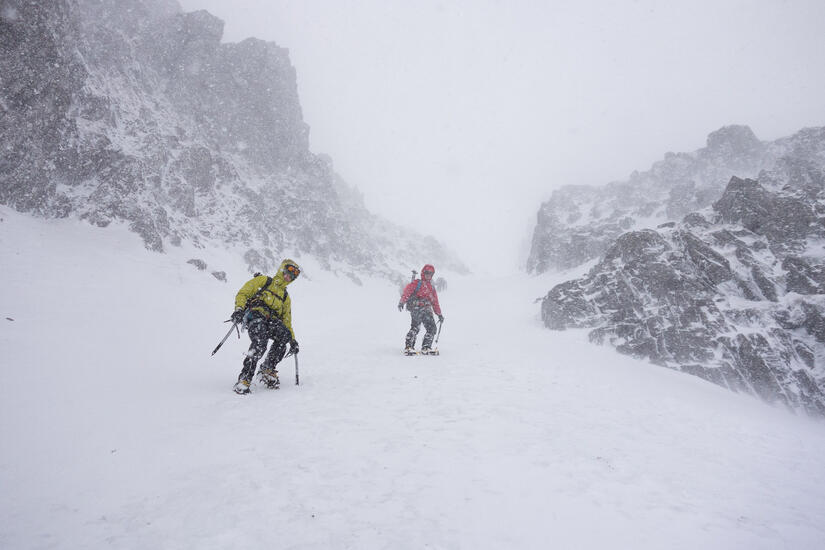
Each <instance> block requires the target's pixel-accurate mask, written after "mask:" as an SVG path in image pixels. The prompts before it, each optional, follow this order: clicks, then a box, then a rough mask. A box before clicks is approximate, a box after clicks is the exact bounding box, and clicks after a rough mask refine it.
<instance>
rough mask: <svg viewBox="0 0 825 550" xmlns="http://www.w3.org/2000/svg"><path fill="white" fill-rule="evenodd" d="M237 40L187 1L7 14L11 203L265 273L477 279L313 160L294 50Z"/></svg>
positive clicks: (2, 17) (58, 5)
mask: <svg viewBox="0 0 825 550" xmlns="http://www.w3.org/2000/svg"><path fill="white" fill-rule="evenodd" d="M222 34H223V22H222V21H220V20H219V19H217V18H215V17H213V16H212V15H210V14H209V13H207V12H204V11H199V12H194V13H181V11H180V8H179V6H178V4H177V2H175V1H174V0H51V1H49V2H32V1H29V0H4V1H3V2H2V4H0V203H2V204H7V205H9V206H11V207H13V208H15V209H16V210H19V211H23V212H32V213H34V214H37V215H41V216H70V215H71V216H79V217H82V218H85V219H87V220H88V221H90V222H91V223H94V224H97V225H100V226H105V225H107V224H109V223H111V222H112V221H114V220H123V221H126V222H127V223H128V224H129V226H130V227H131V228H132V229H133V230H134V231H136V232H137V233H139V234H140V235H141V236H142V237H143V239H144V241H145V243H146V246H147V247H149V248H151V249H153V250H158V251H162V250H164V249H165V248H166V247H168V246H169V245H173V246H174V245H178V244H180V243H181V242H182V241H189V242H192V243H194V244H196V245H198V246H204V245H206V244H207V243H210V242H212V243H215V242H216V243H220V244H229V245H232V246H236V247H238V246H240V247H241V249H242V250H245V251H246V254H247V257H248V258H254V259H255V261H256V262H261V263H255V264H252V263H251V264H250V268H251V269H253V270H254V269H258V270H266V269H268V268H271V267H273V266H274V265H277V264H278V263H279V262H280V257H281V255H282V254H284V253H285V252H286V251H287V250H288V251H290V252H294V253H297V254H301V253H306V254H311V255H314V256H316V257H318V258H319V259H320V260H321V261H322V263H324V264H325V265H326V266H328V267H329V268H330V269H341V270H343V271H344V272H349V271H352V270H353V269H354V270H356V271H357V270H369V271H371V272H373V273H379V274H380V273H385V274H387V276H391V275H392V274H394V273H395V272H396V271H397V269H396V266H400V265H405V264H407V263H409V264H411V265H417V264H418V263H419V259H418V258H419V257H427V258H429V259H430V260H429V261H433V262H436V263H438V264H439V265H440V266H441V267H443V268H448V269H449V268H453V269H457V270H459V271H461V270H465V269H466V268H464V266H463V265H462V264H461V263H460V262H458V261H456V260H454V258H453V257H452V256H451V254H449V253H448V252H447V251H446V250H445V249H444V248H443V247H442V246H441V245H440V244H439V243H432V242H427V243H424V242H423V241H424V239H423V238H422V237H421V236H419V235H416V234H414V233H412V232H409V231H406V230H402V229H401V228H398V227H396V226H392V224H389V222H385V221H383V220H379V219H377V218H376V217H375V216H373V215H372V214H370V213H369V212H367V211H366V209H365V208H363V201H362V199H361V197H360V195H358V193H357V192H356V191H355V190H353V189H352V188H350V187H349V186H347V185H346V184H345V183H343V182H342V181H340V179H339V178H338V177H337V176H336V175H335V173H334V171H333V169H332V164H331V162H330V161H329V160H328V159H327V158H325V157H322V156H319V155H315V154H313V153H312V152H310V150H309V128H308V126H307V125H306V124H305V123H304V121H303V115H302V111H301V106H300V102H299V98H298V92H297V84H296V74H295V69H294V68H293V67H292V65H291V62H290V60H289V55H288V51H287V50H286V49H285V48H282V47H279V46H277V45H276V44H274V43H270V42H264V41H261V40H256V39H247V40H245V41H243V42H241V43H238V44H221V36H222ZM378 225H381V226H382V228H383V229H384V230H385V231H384V232H383V233H377V232H376V226H378ZM388 237H392V238H394V239H396V240H395V241H393V246H394V247H395V246H397V248H388V247H387V246H386V243H385V241H384V239H386V238H388ZM433 245H434V246H433Z"/></svg>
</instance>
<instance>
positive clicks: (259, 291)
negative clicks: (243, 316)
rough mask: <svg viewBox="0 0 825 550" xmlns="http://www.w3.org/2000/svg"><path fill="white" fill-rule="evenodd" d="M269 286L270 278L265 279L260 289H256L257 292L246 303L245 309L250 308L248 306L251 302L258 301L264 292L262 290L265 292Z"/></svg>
mask: <svg viewBox="0 0 825 550" xmlns="http://www.w3.org/2000/svg"><path fill="white" fill-rule="evenodd" d="M271 284H272V277H267V278H266V283H264V286H262V287H261V288H259V289H258V292H256V293H255V294H253V295H252V297H251V298H250V299H249V300H247V301H246V307H247V309H248V308H249V307H250V304H251V303H252V302H254V301H255V300H257V299H258V297H259V296H260V295H261V294H263V291H264V290H266V289H267V288H269V285H271Z"/></svg>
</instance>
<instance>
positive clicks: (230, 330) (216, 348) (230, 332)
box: [212, 323, 241, 355]
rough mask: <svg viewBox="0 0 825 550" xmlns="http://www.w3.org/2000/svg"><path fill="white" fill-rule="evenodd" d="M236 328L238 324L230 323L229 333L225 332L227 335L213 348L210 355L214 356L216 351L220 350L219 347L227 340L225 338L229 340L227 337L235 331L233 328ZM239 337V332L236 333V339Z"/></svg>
mask: <svg viewBox="0 0 825 550" xmlns="http://www.w3.org/2000/svg"><path fill="white" fill-rule="evenodd" d="M237 326H238V323H232V326H231V327H229V332H227V333H226V336H224V337H223V340H221V342H220V344H218V345H217V346H216V347H215V349H213V350H212V355H215V353H217V351H218V350H219V349H221V346H222V345H223V343H224V342H226V339H227V338H229V335H230V334H232V331H233V330H234V329H235V327H237ZM240 337H241V333H240V331H238V338H240Z"/></svg>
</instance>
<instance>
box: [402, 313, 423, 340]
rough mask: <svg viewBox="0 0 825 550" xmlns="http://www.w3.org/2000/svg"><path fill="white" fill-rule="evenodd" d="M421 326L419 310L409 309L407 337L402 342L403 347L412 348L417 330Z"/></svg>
mask: <svg viewBox="0 0 825 550" xmlns="http://www.w3.org/2000/svg"><path fill="white" fill-rule="evenodd" d="M420 328H421V310H420V309H418V308H413V309H410V330H409V332H407V339H406V341H405V342H404V347H406V348H408V349H409V348H414V347H415V339H416V338H417V337H418V331H419V330H420Z"/></svg>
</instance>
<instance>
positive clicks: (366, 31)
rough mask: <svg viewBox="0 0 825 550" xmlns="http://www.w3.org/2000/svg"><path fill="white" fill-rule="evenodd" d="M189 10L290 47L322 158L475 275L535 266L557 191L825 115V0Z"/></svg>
mask: <svg viewBox="0 0 825 550" xmlns="http://www.w3.org/2000/svg"><path fill="white" fill-rule="evenodd" d="M180 3H181V5H182V7H183V8H184V10H186V11H191V10H194V9H207V10H208V11H210V12H211V13H213V14H214V15H216V16H218V17H219V18H221V19H223V20H224V21H225V22H226V25H225V31H224V40H225V41H227V42H236V41H239V40H243V39H244V38H247V37H249V36H254V37H257V38H262V39H266V40H271V41H274V42H276V43H277V44H279V45H280V46H283V47H286V48H289V50H290V56H291V59H292V63H293V65H294V66H295V68H296V70H297V74H298V89H299V94H300V98H301V104H302V107H303V111H304V118H305V120H306V122H307V123H308V124H309V125H310V127H311V133H310V139H311V147H312V149H313V151H314V152H316V153H327V154H329V155H330V156H331V157H332V159H333V162H334V164H335V167H336V171H337V172H338V173H339V174H341V175H342V176H343V177H344V178H345V179H346V180H347V181H348V182H349V183H350V184H353V185H356V186H358V187H359V188H360V189H361V190H362V191H363V192H364V194H365V199H366V202H367V206H368V207H369V208H371V209H372V210H373V211H374V212H376V213H379V214H381V215H384V216H386V217H388V218H390V219H393V220H395V221H397V222H400V223H402V224H404V225H408V226H413V227H415V228H417V229H419V230H421V231H423V232H425V233H428V234H432V235H434V236H436V237H438V238H439V239H441V240H442V241H444V242H446V243H447V244H448V245H450V246H451V247H452V248H453V249H454V250H456V251H457V252H458V253H459V254H460V255H461V256H462V257H463V258H464V259H465V261H468V262H469V263H470V264H471V267H473V268H474V269H476V270H482V271H483V270H485V268H491V269H493V270H496V269H498V268H497V266H490V265H489V263H490V261H491V258H497V259H498V260H495V261H496V263H498V262H499V260H500V261H501V262H503V263H505V264H506V265H507V267H508V268H509V267H511V266H515V265H516V264H520V263H521V262H523V260H524V256H525V255H526V247H527V245H528V240H529V237H530V232H531V230H532V226H533V224H534V220H535V213H536V211H537V210H538V208H539V205H540V202H541V201H542V200H546V199H547V198H549V195H550V193H551V191H552V189H553V188H554V187H557V186H560V185H563V184H568V183H586V184H601V183H606V182H608V181H612V180H619V179H625V178H626V177H627V176H628V175H629V174H630V172H632V171H633V170H635V169H639V170H644V169H647V168H648V167H649V166H650V164H651V163H653V162H655V161H656V160H659V159H661V158H662V157H663V155H664V153H665V152H667V151H692V150H695V149H698V148H700V147H703V146H704V144H705V138H706V137H707V134H708V133H710V132H711V131H713V130H716V129H718V128H719V127H721V126H723V125H726V124H747V125H749V126H750V127H751V128H752V129H753V130H754V132H756V134H757V136H758V137H759V138H760V139H763V140H769V139H776V138H778V137H782V136H785V135H789V134H791V133H793V132H795V131H797V130H799V129H800V128H802V127H806V126H820V125H824V124H825V101H823V96H825V93H823V91H824V90H825V28H823V21H825V2H822V1H820V0H810V1H803V0H798V1H780V0H773V1H755V0H750V1H744V0H742V1H733V0H731V1H720V0H715V1H704V0H701V1H697V0H691V1H689V2H685V1H680V2H668V3H667V5H664V3H663V2H652V1H635V2H630V1H623V2H618V1H615V2H609V1H575V2H572V1H571V2H554V1H529V0H523V1H495V0H485V1H482V0H472V1H455V2H448V1H442V2H439V1H435V0H416V1H415V2H409V1H400V0H398V1H396V0H362V1H357V2H355V1H345V0H335V1H332V0H327V1H322V0H302V1H287V0H232V1H222V0H180ZM485 262H486V263H487V264H488V265H486V266H485V265H484V263H485Z"/></svg>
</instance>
